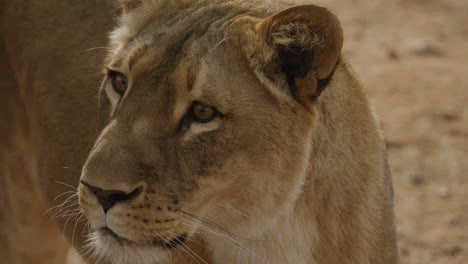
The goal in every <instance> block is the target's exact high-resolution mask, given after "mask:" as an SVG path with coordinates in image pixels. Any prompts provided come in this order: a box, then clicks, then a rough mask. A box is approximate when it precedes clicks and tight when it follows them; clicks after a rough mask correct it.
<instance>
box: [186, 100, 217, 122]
mask: <svg viewBox="0 0 468 264" xmlns="http://www.w3.org/2000/svg"><path fill="white" fill-rule="evenodd" d="M190 116H191V118H192V119H193V120H194V121H196V122H199V123H207V122H210V121H212V120H213V119H214V118H215V117H216V116H218V111H217V110H216V108H214V107H212V106H208V105H205V104H203V103H200V102H194V103H193V104H192V108H191V109H190Z"/></svg>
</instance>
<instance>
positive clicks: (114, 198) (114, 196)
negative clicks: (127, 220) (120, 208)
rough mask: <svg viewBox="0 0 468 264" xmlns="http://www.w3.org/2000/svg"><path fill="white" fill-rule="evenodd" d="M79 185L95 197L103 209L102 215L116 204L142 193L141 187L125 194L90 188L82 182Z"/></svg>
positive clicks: (117, 191)
mask: <svg viewBox="0 0 468 264" xmlns="http://www.w3.org/2000/svg"><path fill="white" fill-rule="evenodd" d="M81 184H83V185H84V186H86V187H87V188H88V189H89V190H90V191H91V192H92V193H93V194H94V195H95V196H96V198H97V199H98V201H99V204H100V205H101V207H102V209H104V213H107V211H109V209H111V208H112V206H114V205H115V204H116V203H118V202H123V201H128V200H131V199H133V198H134V197H136V196H138V195H139V194H140V193H141V192H142V191H143V187H141V186H140V187H137V188H135V189H134V190H133V191H131V192H130V193H125V192H123V191H119V190H103V189H101V188H98V187H94V186H91V185H90V184H88V183H86V182H84V181H81Z"/></svg>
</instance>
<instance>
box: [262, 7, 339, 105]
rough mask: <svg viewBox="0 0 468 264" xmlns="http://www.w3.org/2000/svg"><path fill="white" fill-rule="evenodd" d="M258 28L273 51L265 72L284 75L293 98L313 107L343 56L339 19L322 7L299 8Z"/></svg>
mask: <svg viewBox="0 0 468 264" xmlns="http://www.w3.org/2000/svg"><path fill="white" fill-rule="evenodd" d="M255 29H256V31H257V33H258V34H260V36H261V37H262V38H263V39H264V40H265V41H266V44H267V46H268V47H269V48H271V49H272V50H273V55H272V56H271V58H270V59H269V61H268V62H266V67H265V70H270V71H271V70H273V71H274V73H273V75H276V74H278V71H279V72H280V74H284V75H285V76H286V80H287V82H288V85H289V88H290V91H291V93H292V94H293V96H294V97H295V98H296V100H297V101H298V102H300V103H301V104H303V105H304V106H305V107H307V108H309V106H310V105H311V103H312V102H313V100H315V99H316V98H317V97H318V96H319V95H320V93H321V92H322V90H323V88H324V87H325V86H326V85H327V83H328V81H329V80H330V78H331V75H332V74H333V71H334V69H335V66H336V64H337V63H338V60H339V57H340V54H341V47H342V45H343V32H342V29H341V26H340V22H339V21H338V18H337V17H336V16H335V15H333V14H332V13H331V12H330V11H328V10H327V9H325V8H322V7H319V6H314V5H303V6H295V7H291V8H288V9H286V10H283V11H281V12H279V13H277V14H275V15H272V16H270V17H268V18H266V19H263V20H262V21H260V22H259V23H258V24H257V25H256V27H255ZM267 75H270V77H272V74H271V73H270V74H267ZM284 75H283V76H284Z"/></svg>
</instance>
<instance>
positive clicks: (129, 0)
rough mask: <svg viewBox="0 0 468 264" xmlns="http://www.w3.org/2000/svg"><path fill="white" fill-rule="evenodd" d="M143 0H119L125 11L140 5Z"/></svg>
mask: <svg viewBox="0 0 468 264" xmlns="http://www.w3.org/2000/svg"><path fill="white" fill-rule="evenodd" d="M141 1H142V0H117V2H119V4H120V6H121V7H122V11H123V13H128V12H129V11H131V10H133V9H135V8H137V7H139V6H140V5H141V4H142V2H141Z"/></svg>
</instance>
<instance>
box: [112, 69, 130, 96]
mask: <svg viewBox="0 0 468 264" xmlns="http://www.w3.org/2000/svg"><path fill="white" fill-rule="evenodd" d="M109 76H110V78H111V80H112V88H113V89H114V91H115V92H116V93H118V94H120V95H121V96H122V95H124V93H125V91H126V90H127V86H128V80H127V77H125V76H124V75H123V74H121V73H119V72H109Z"/></svg>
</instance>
